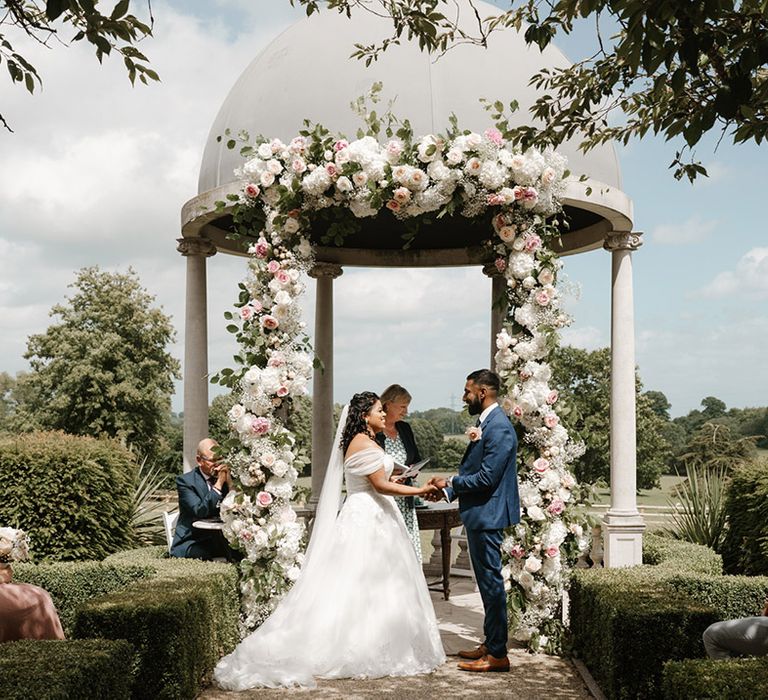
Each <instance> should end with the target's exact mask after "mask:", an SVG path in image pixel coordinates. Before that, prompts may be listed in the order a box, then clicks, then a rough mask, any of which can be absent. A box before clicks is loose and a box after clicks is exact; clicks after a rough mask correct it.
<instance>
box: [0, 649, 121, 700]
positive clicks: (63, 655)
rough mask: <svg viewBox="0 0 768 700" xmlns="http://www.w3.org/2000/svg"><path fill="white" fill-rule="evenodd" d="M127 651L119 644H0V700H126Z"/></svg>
mask: <svg viewBox="0 0 768 700" xmlns="http://www.w3.org/2000/svg"><path fill="white" fill-rule="evenodd" d="M132 663H133V649H132V648H131V645H130V644H129V643H128V642H126V641H123V640H117V641H113V640H106V639H83V640H73V641H39V640H25V641H20V642H7V643H6V644H0V698H3V700H127V698H129V697H130V686H131V668H132Z"/></svg>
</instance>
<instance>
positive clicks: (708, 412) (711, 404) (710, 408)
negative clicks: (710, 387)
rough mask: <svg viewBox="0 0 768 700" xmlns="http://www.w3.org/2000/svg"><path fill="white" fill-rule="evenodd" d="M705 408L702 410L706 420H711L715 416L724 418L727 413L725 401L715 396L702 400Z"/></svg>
mask: <svg viewBox="0 0 768 700" xmlns="http://www.w3.org/2000/svg"><path fill="white" fill-rule="evenodd" d="M701 405H702V406H704V410H703V411H702V412H701V415H702V416H703V418H704V420H706V421H711V420H712V419H713V418H722V417H723V416H724V415H725V409H726V405H725V401H721V400H720V399H718V398H715V397H714V396H707V397H706V398H703V399H702V400H701Z"/></svg>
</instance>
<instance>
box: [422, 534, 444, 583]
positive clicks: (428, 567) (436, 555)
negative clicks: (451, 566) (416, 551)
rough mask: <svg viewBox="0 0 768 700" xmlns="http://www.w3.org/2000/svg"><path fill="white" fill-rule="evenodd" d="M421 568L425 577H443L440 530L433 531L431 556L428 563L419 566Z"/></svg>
mask: <svg viewBox="0 0 768 700" xmlns="http://www.w3.org/2000/svg"><path fill="white" fill-rule="evenodd" d="M421 568H422V570H423V571H424V575H425V576H442V575H443V544H442V542H441V540H440V530H435V534H434V535H432V556H431V557H430V558H429V561H425V562H424V563H423V564H422V565H421Z"/></svg>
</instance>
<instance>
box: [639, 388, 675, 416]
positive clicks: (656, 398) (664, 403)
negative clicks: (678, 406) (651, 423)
mask: <svg viewBox="0 0 768 700" xmlns="http://www.w3.org/2000/svg"><path fill="white" fill-rule="evenodd" d="M645 398H646V400H647V401H648V405H649V407H650V409H651V410H652V411H653V412H654V413H655V414H656V415H657V416H658V417H659V418H662V419H663V420H667V421H668V420H669V419H670V416H669V412H670V410H671V409H672V404H671V403H669V399H668V398H667V397H666V396H665V395H664V393H663V392H661V391H646V392H645Z"/></svg>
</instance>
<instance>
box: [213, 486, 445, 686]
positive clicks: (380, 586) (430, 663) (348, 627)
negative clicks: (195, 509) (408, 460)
mask: <svg viewBox="0 0 768 700" xmlns="http://www.w3.org/2000/svg"><path fill="white" fill-rule="evenodd" d="M335 529H336V532H335V537H334V548H333V551H332V552H331V553H330V555H325V556H321V557H312V558H311V559H310V561H309V563H308V564H307V565H306V566H305V568H304V570H303V571H302V573H301V576H300V577H299V580H298V581H297V582H296V584H295V585H294V587H293V588H292V589H291V591H290V592H289V593H288V595H287V596H286V597H285V598H284V599H283V600H282V601H281V602H280V604H279V605H278V607H277V608H276V610H275V611H274V613H273V614H272V615H271V616H270V617H269V619H267V620H266V621H265V622H264V624H263V625H262V626H261V627H260V628H259V629H257V630H256V631H255V632H253V633H252V634H251V635H249V636H248V637H246V638H245V639H244V640H243V641H242V642H241V643H240V645H239V646H238V647H237V648H236V649H235V651H234V652H232V653H231V654H229V655H228V656H226V657H224V658H223V659H222V660H221V661H220V662H219V663H218V665H217V666H216V669H215V671H214V678H215V680H216V683H217V684H218V685H219V686H221V687H222V688H225V689H229V690H242V689H245V688H255V687H268V688H273V687H278V686H291V685H299V686H304V687H313V686H314V685H315V679H316V678H379V677H382V676H405V675H416V674H420V673H428V672H430V671H432V670H433V669H435V668H436V667H437V666H439V665H441V664H442V663H443V662H444V661H445V653H444V651H443V647H442V644H441V641H440V634H439V631H438V628H437V621H436V619H435V613H434V609H433V607H432V601H431V600H430V596H429V591H428V590H427V585H426V582H425V580H424V575H423V573H422V571H421V565H420V564H419V562H418V561H417V559H416V556H415V554H414V551H413V546H412V544H411V542H410V540H409V538H408V533H407V530H406V528H405V524H404V522H403V519H402V516H401V515H400V512H399V511H398V509H397V507H396V505H395V503H394V500H393V499H392V498H391V497H389V496H381V495H379V494H370V493H356V494H352V495H351V496H349V497H348V498H347V500H346V502H345V503H344V506H343V508H342V510H341V512H340V513H339V516H338V518H337V519H336V525H335Z"/></svg>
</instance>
